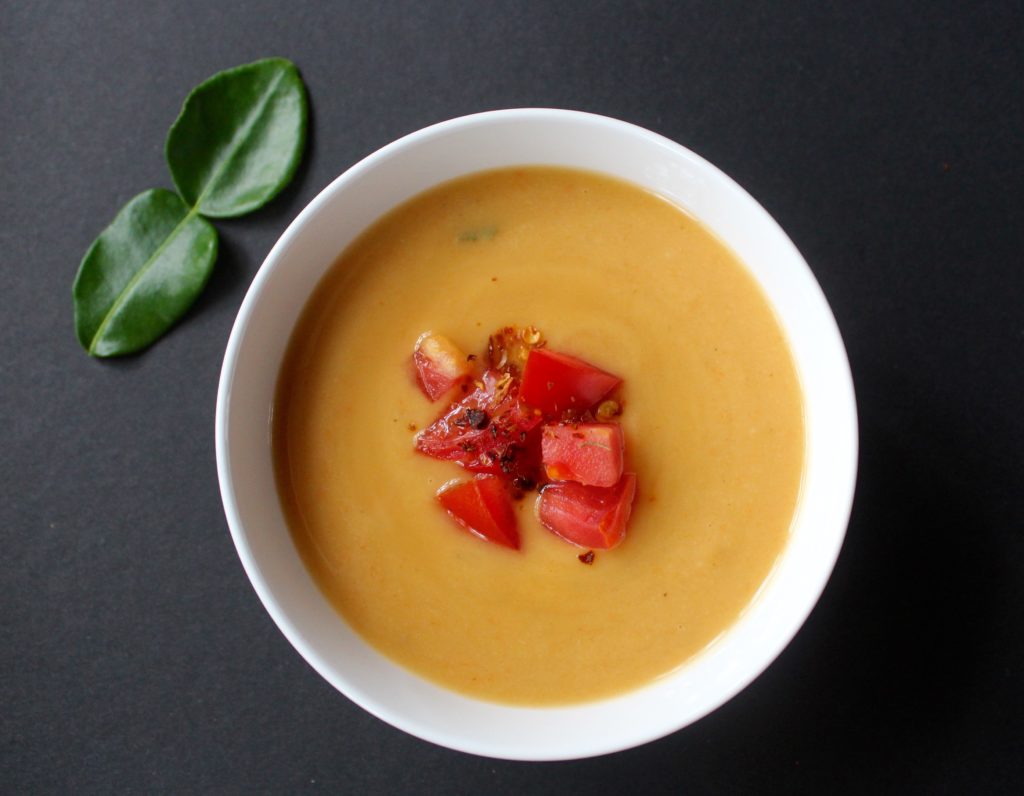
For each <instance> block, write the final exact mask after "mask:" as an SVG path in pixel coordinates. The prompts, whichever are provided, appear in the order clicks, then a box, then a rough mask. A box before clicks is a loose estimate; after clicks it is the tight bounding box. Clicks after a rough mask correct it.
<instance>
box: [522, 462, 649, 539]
mask: <svg viewBox="0 0 1024 796" xmlns="http://www.w3.org/2000/svg"><path fill="white" fill-rule="evenodd" d="M635 495H636V475H635V474H633V473H625V474H624V475H623V476H622V478H621V479H620V480H619V482H618V483H617V484H616V485H615V486H613V487H599V486H584V485H583V484H577V483H576V482H575V481H564V482H562V483H556V484H548V485H547V486H546V487H544V489H543V490H542V491H541V493H540V497H538V498H537V519H539V520H540V522H541V524H542V525H543V526H544V527H545V528H547V529H548V530H549V531H551V532H553V533H555V534H557V535H558V536H561V537H562V538H563V539H565V540H566V541H569V542H572V543H573V544H577V545H579V546H580V547H589V548H594V549H610V548H612V547H616V546H617V545H618V544H619V543H620V542H622V539H623V537H624V536H625V534H626V524H627V523H628V522H629V514H630V511H631V510H632V506H633V497H634V496H635Z"/></svg>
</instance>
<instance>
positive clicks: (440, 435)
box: [416, 370, 543, 483]
mask: <svg viewBox="0 0 1024 796" xmlns="http://www.w3.org/2000/svg"><path fill="white" fill-rule="evenodd" d="M542 420H543V418H542V417H541V416H540V415H539V414H538V413H536V412H534V411H533V410H532V409H530V408H529V407H527V406H525V405H524V404H523V403H522V402H521V401H520V400H519V390H518V387H517V381H516V380H515V379H513V378H512V377H511V376H509V375H508V374H503V373H500V372H498V371H494V370H489V371H487V372H486V373H485V374H484V376H483V379H482V380H481V382H480V385H479V386H477V387H476V388H475V389H473V391H472V392H469V393H467V394H466V395H465V396H464V397H463V398H462V400H460V401H458V402H457V403H455V404H453V405H452V407H451V408H450V409H449V410H448V411H447V412H446V413H445V414H444V415H442V416H441V417H439V418H438V419H437V420H435V421H434V422H433V423H431V424H430V425H429V426H428V427H427V428H425V429H424V430H423V431H421V432H420V433H419V435H418V436H417V437H416V450H418V451H420V452H421V453H425V454H426V455H427V456H433V457H434V458H435V459H447V460H449V461H453V462H457V463H458V464H460V465H462V466H463V467H465V468H466V469H467V470H471V471H473V472H477V473H492V474H494V475H506V476H508V477H509V478H512V479H513V480H515V479H525V480H527V481H530V482H532V483H536V482H537V481H538V479H539V477H540V474H541V468H540V439H539V437H540V432H539V426H540V423H541V421H542Z"/></svg>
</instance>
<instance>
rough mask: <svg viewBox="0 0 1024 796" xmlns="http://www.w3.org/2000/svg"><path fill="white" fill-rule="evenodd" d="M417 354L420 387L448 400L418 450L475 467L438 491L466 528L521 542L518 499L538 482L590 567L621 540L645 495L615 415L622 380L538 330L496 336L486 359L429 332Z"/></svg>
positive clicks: (553, 523)
mask: <svg viewBox="0 0 1024 796" xmlns="http://www.w3.org/2000/svg"><path fill="white" fill-rule="evenodd" d="M412 361H413V365H414V367H415V371H416V381H417V384H418V385H419V387H420V389H421V390H422V391H423V394H424V395H425V396H426V397H427V398H429V399H430V400H431V401H438V400H440V399H442V398H444V399H446V401H447V404H446V407H445V408H444V410H443V411H442V412H441V414H440V415H439V416H438V418H437V419H436V420H435V421H434V422H433V423H431V424H430V425H429V426H428V427H427V428H425V429H423V431H421V432H419V433H418V434H417V435H416V450H417V451H419V452H420V453H423V454H426V455H427V456H431V457H433V458H435V459H444V460H447V461H452V462H455V463H456V464H458V465H460V466H461V467H462V468H464V469H465V470H467V471H468V472H470V473H473V474H475V475H474V477H473V478H472V479H471V480H462V481H459V480H456V481H453V482H450V483H449V484H446V485H445V486H444V487H442V488H441V489H440V491H438V493H437V499H438V502H439V503H440V504H441V506H442V507H443V508H444V509H445V510H446V511H447V512H448V514H449V515H450V516H451V517H452V518H453V519H454V520H455V521H456V522H457V523H458V524H459V525H461V526H462V527H464V528H465V529H466V530H468V531H470V532H471V533H473V534H475V535H476V536H479V537H480V538H482V539H485V540H487V541H489V542H495V543H497V544H500V545H503V546H505V547H510V548H512V549H515V550H518V549H519V547H520V540H519V530H518V527H517V522H516V512H515V506H514V501H515V500H519V499H521V498H522V497H523V496H524V494H525V493H526V492H529V491H532V490H534V489H538V490H539V491H540V495H539V496H538V498H537V508H536V513H537V517H538V519H539V520H540V522H541V524H542V525H543V526H544V527H545V528H547V529H548V530H549V531H551V532H552V533H554V534H556V535H557V536H559V537H561V538H562V539H565V540H566V541H569V542H572V543H573V544H576V545H579V546H580V547H585V548H588V549H589V550H588V553H587V554H585V555H580V556H579V558H580V560H581V561H583V562H584V563H587V564H589V563H591V562H592V561H593V552H592V550H593V549H611V548H613V547H615V546H617V545H618V544H619V543H621V542H622V540H623V538H624V537H625V534H626V526H627V524H628V523H629V515H630V511H631V510H632V506H633V498H634V496H635V494H636V475H635V474H634V473H628V472H625V447H626V445H625V437H624V436H623V433H622V426H621V425H619V423H617V422H613V421H614V420H615V418H616V417H617V416H618V415H619V414H620V412H621V402H620V401H617V400H615V399H614V398H613V397H612V394H613V393H614V392H615V390H617V389H618V387H619V386H620V385H621V384H622V379H620V378H619V377H618V376H614V375H612V374H611V373H608V372H606V371H604V370H601V369H600V368H598V367H595V366H594V365H592V364H590V363H588V362H584V361H583V360H582V359H577V358H576V357H573V356H569V355H568V354H562V353H558V352H556V351H551V350H549V349H548V348H546V343H545V341H544V339H543V336H542V335H541V334H540V332H538V331H537V330H536V329H535V328H533V327H532V326H530V327H525V328H519V327H511V326H509V327H505V328H503V329H501V330H499V331H498V332H496V333H495V334H493V335H491V336H490V338H489V340H488V344H487V351H486V354H485V355H483V357H481V358H478V357H477V356H476V355H474V354H466V353H465V352H463V351H462V350H461V349H460V348H459V347H458V346H457V345H456V344H455V343H453V342H452V341H451V340H449V339H448V338H447V337H445V336H443V335H440V334H435V333H433V332H427V333H425V334H423V335H421V336H420V338H419V340H417V341H416V346H415V349H414V350H413V355H412Z"/></svg>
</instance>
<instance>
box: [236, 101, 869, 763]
mask: <svg viewBox="0 0 1024 796" xmlns="http://www.w3.org/2000/svg"><path fill="white" fill-rule="evenodd" d="M515 164H556V165H560V166H569V167H577V168H581V169H588V170H591V171H597V172H604V173H606V174H610V175H613V176H615V177H619V178H622V179H625V180H628V181H630V182H632V183H635V184H637V185H640V186H643V187H645V188H648V189H650V190H652V191H655V192H657V193H659V194H661V195H662V196H664V197H667V198H668V199H670V200H672V201H673V202H675V203H676V204H678V205H680V206H681V207H683V208H685V209H686V210H687V211H689V212H690V213H692V214H693V215H694V216H696V217H697V218H698V219H700V220H701V221H702V222H703V223H704V224H706V225H707V226H708V227H709V228H710V229H711V230H713V231H714V232H715V233H716V234H717V235H718V236H719V237H720V238H721V239H722V240H724V241H725V242H726V243H727V244H728V245H729V246H730V247H731V248H732V250H733V251H734V252H735V253H736V254H738V255H739V257H740V259H741V260H742V261H743V262H744V263H746V265H747V267H748V268H749V269H750V271H751V272H752V273H753V274H754V276H755V277H756V279H757V280H758V282H760V284H761V286H762V287H763V289H764V291H765V292H766V294H767V295H768V298H769V299H770V301H771V302H772V304H773V305H774V307H775V310H776V312H777V314H778V317H779V319H780V321H781V323H782V326H783V327H784V329H785V333H786V335H787V337H788V339H789V343H790V346H791V349H792V352H793V355H794V357H795V359H796V364H797V368H798V371H799V375H800V379H801V383H802V386H803V392H804V400H805V405H804V410H805V420H806V440H807V442H806V444H807V451H806V469H805V475H804V480H803V486H802V490H801V495H800V501H799V505H798V508H797V511H796V516H795V518H794V521H793V526H792V530H791V535H790V539H789V541H788V543H787V545H786V548H785V550H784V552H783V554H782V556H781V557H780V559H779V561H778V563H777V565H776V566H775V568H774V569H773V570H772V572H771V574H770V575H769V577H768V579H767V580H766V581H765V583H764V585H763V586H762V588H761V589H760V591H759V592H758V593H757V595H756V597H755V598H754V600H753V602H752V603H751V604H750V606H749V607H748V608H747V609H746V610H745V612H744V613H743V614H742V616H741V618H740V619H739V621H737V622H736V624H735V625H733V626H732V627H731V628H730V629H729V630H728V631H727V632H725V633H724V634H723V635H722V636H720V637H719V638H718V639H717V640H716V641H715V642H714V643H713V644H712V645H711V646H710V647H708V648H707V649H706V650H704V651H703V652H702V653H700V654H699V655H697V656H696V657H695V658H693V659H691V660H690V661H689V662H687V663H686V664H684V665H683V666H681V667H680V668H679V669H677V670H676V671H674V672H672V673H671V674H668V675H666V676H664V677H662V678H660V679H659V680H657V681H655V682H653V683H651V684H650V685H648V686H646V687H644V688H642V689H639V690H636V691H632V692H630V693H627V694H624V695H622V696H619V697H616V698H613V699H607V700H603V701H599V702H593V703H588V704H582V705H576V706H570V707H555V708H517V707H506V706H501V705H496V704H491V703H488V702H481V701H477V700H474V699H469V698H466V697H463V696H460V695H458V694H455V693H452V692H451V691H447V690H445V689H442V688H440V687H438V686H435V685H433V684H431V683H428V682H426V681H424V680H422V679H420V678H419V677H417V676H415V675H413V674H411V673H409V672H407V671H406V670H404V669H402V668H400V667H398V666H396V665H395V664H393V663H392V662H391V661H389V660H388V659H387V658H384V657H383V656H382V655H380V654H379V653H378V652H376V651H375V650H373V649H372V648H370V647H369V646H368V645H367V644H366V643H365V642H364V641H363V640H362V639H361V638H360V637H359V636H357V635H356V634H355V633H354V632H353V631H352V630H351V629H350V628H349V627H348V625H347V624H346V623H345V622H344V620H342V619H341V618H340V616H339V615H338V614H337V613H336V612H335V611H334V609H333V608H332V607H331V606H330V605H329V604H328V603H327V601H326V600H325V599H324V597H323V596H321V594H320V592H319V591H318V589H317V587H316V585H315V584H314V582H313V580H312V578H311V577H310V575H309V573H308V572H307V571H306V568H305V567H304V566H303V564H302V562H301V560H300V559H299V555H298V553H297V552H296V549H295V546H294V545H293V544H292V540H291V537H290V535H289V532H288V529H287V527H286V525H285V520H284V517H283V516H282V512H281V507H280V505H279V503H278V498H277V491H276V488H275V483H274V470H273V466H272V462H271V433H270V429H271V413H272V411H273V399H274V385H275V381H276V379H277V373H278V368H279V366H280V363H281V359H282V356H283V354H284V350H285V345H286V343H287V341H288V337H289V335H290V333H291V331H292V327H293V325H294V324H295V321H296V319H297V317H298V315H299V312H300V310H301V309H302V307H303V305H304V303H305V302H306V299H307V298H308V297H309V295H310V292H311V291H312V290H313V288H314V286H315V285H316V284H317V281H318V280H319V279H320V277H321V276H322V275H323V274H324V271H325V270H326V269H327V268H328V267H329V266H330V265H331V264H332V263H333V262H334V260H335V258H336V257H337V256H338V254H339V253H340V252H341V251H342V250H343V249H344V248H345V247H346V246H347V245H348V244H349V243H350V242H351V241H352V240H353V238H355V237H356V236H357V235H358V234H359V233H360V232H361V231H362V230H364V229H365V228H366V227H367V226H368V225H369V224H370V223H371V222H373V221H374V220H375V219H377V218H378V217H379V216H381V215H382V214H383V213H385V212H386V211H388V210H390V209H391V208H393V207H394V206H395V205H397V204H399V203H401V202H403V201H404V200H406V199H408V198H410V197H411V196H413V195H415V194H418V193H420V192H421V191H423V190H425V189H427V188H429V187H431V186H433V185H436V184H438V183H440V182H443V181H445V180H448V179H451V178H453V177H457V176H459V175H462V174H466V173H469V172H474V171H479V170H482V169H490V168H496V167H501V166H510V165H515ZM216 435H217V471H218V474H219V477H220V486H221V494H222V496H223V500H224V509H225V512H226V514H227V520H228V525H229V527H230V528H231V534H232V536H233V537H234V540H235V546H236V547H237V549H238V555H239V557H240V558H241V559H242V564H243V565H244V566H245V571H246V572H247V573H248V575H249V578H250V580H251V581H252V584H253V586H254V587H255V589H256V592H257V593H258V594H259V596H260V599H261V600H262V601H263V604H264V605H265V606H266V609H267V610H268V611H269V612H270V615H271V616H272V617H273V618H274V621H275V622H277V625H278V627H280V628H281V631H282V632H283V633H284V634H285V636H287V638H288V640H289V641H290V642H291V643H292V644H293V645H294V646H295V648H296V649H297V650H298V651H299V653H300V654H301V655H302V656H303V657H304V658H305V659H306V660H307V661H308V662H309V663H310V665H311V666H312V667H313V668H314V669H316V670H317V671H318V672H319V673H320V674H321V675H323V677H325V678H326V679H327V680H328V681H329V682H330V683H331V684H332V685H334V686H335V687H336V688H337V689H338V690H339V691H341V692H342V693H343V694H345V695H346V696H347V697H348V698H349V699H351V700H353V701H354V702H356V703H357V704H359V705H361V706H362V707H363V708H365V709H366V710H368V711H370V712H371V713H373V714H374V715H376V716H378V717H379V718H381V719H383V720H384V721H386V722H389V723H390V724H392V725H394V726H395V727H398V728H400V729H402V730H405V731H406V732H409V733H412V734H413V735H416V736H419V737H420V738H424V739H426V740H428V741H433V742H434V743H438V744H442V745H444V746H448V747H451V748H453V749H460V750H462V751H466V752H472V753H475V754H480V755H488V756H492V757H502V758H511V759H523V760H557V759H567V758H576V757H587V756H592V755H598V754H603V753H606V752H612V751H616V750H619V749H625V748H628V747H631V746H635V745H637V744H641V743H644V742H645V741H650V740H653V739H655V738H659V737H661V736H663V735H666V734H668V733H670V732H672V731H673V730H677V729H679V728H681V727H684V726H686V725H687V724H690V723H691V722H693V721H696V720H697V719H699V718H700V717H702V716H704V715H705V714H707V713H709V712H710V711H712V710H714V709H715V708H716V707H718V706H719V705H721V704H722V703H723V702H725V701H726V700H728V699H729V698H730V697H732V696H733V695H734V694H736V693H737V692H738V691H739V690H740V689H742V688H743V687H744V686H746V685H747V684H748V683H750V681H751V680H753V679H754V678H755V677H757V675H758V674H760V673H761V672H762V671H763V670H764V669H765V668H766V667H767V666H768V665H769V664H770V663H771V662H772V660H774V658H775V657H776V656H777V655H778V654H779V653H780V652H781V651H782V649H783V647H785V645H786V644H787V643H788V642H789V640H790V639H791V638H792V637H793V636H794V635H795V634H796V632H797V630H798V629H799V628H800V625H801V624H802V623H803V622H804V620H805V619H806V617H807V615H808V613H810V611H811V608H812V607H813V606H814V604H815V602H816V601H817V599H818V597H819V595H820V594H821V591H822V589H823V588H824V586H825V583H826V581H827V580H828V577H829V575H830V573H831V572H832V567H833V565H834V564H835V560H836V557H837V556H838V554H839V549H840V547H841V545H842V541H843V537H844V535H845V533H846V525H847V522H848V520H849V513H850V508H851V503H852V500H853V490H854V481H855V476H856V469H857V415H856V405H855V402H854V393H853V384H852V380H851V378H850V370H849V364H848V362H847V358H846V351H845V349H844V348H843V343H842V340H841V338H840V336H839V331H838V329H837V328H836V324H835V320H834V318H833V317H832V313H831V311H830V310H829V307H828V304H827V303H826V301H825V298H824V296H823V295H822V293H821V290H820V288H819V287H818V284H817V282H815V280H814V277H813V276H812V274H811V271H810V269H809V268H808V267H807V264H806V263H805V262H804V260H803V258H802V257H801V256H800V254H799V252H798V251H797V250H796V248H795V247H794V246H793V244H792V243H791V242H790V240H789V238H787V237H786V235H785V233H784V232H783V231H782V230H781V229H780V228H779V226H778V225H777V224H776V223H775V221H773V220H772V218H771V217H770V216H769V215H768V213H767V212H765V210H764V209H763V208H762V207H761V206H760V205H759V204H758V203H757V202H756V201H754V199H752V198H751V197H750V195H749V194H747V193H746V192H745V191H744V190H743V189H742V188H740V187H739V186H738V185H737V184H736V183H734V182H733V181H732V180H731V179H729V178H728V177H727V176H725V175H724V174H723V173H722V172H721V171H719V170H718V169H717V168H715V167H714V166H712V165H711V164H710V163H708V162H707V161H705V160H703V159H702V158H700V157H698V156H697V155H695V154H693V153H692V152H690V151H689V150H687V149H685V148H683V147H681V146H679V145H678V144H675V143H673V142H672V141H669V140H667V139H665V138H663V137H661V136H659V135H655V134H654V133H651V132H649V131H647V130H644V129H642V128H639V127H635V126H633V125H630V124H626V123H624V122H620V121H615V120H613V119H608V118H605V117H601V116H594V115H590V114H585V113H577V112H571V111H561V110H543V109H526V110H508V111H495V112H491V113H481V114H477V115H474V116H466V117H462V118H459V119H453V120H451V121H448V122H443V123H441V124H437V125H434V126H432V127H428V128H426V129H424V130H420V131H419V132H417V133H413V134H412V135H408V136H406V137H405V138H402V139H400V140H398V141H395V142H394V143H392V144H389V145H388V146H386V147H384V148H383V149H381V150H379V151H378V152H375V153H374V154H372V155H370V156H369V157H367V158H366V159H365V160H363V161H361V162H360V163H358V164H356V165H355V166H353V167H352V168H350V169H349V170H348V171H346V172H345V173H344V174H342V175H341V176H340V177H338V178H337V179H336V180H335V181H334V182H332V183H331V184H330V185H329V186H327V188H326V189H324V190H323V192H321V193H320V195H319V196H317V197H316V198H315V199H314V200H313V201H312V202H310V204H309V205H308V206H307V207H306V208H305V210H303V211H302V213H300V214H299V217H298V218H296V219H295V221H294V222H292V224H291V225H290V226H289V227H288V229H287V230H286V231H285V233H284V235H282V236H281V239H280V240H279V241H278V242H277V244H276V245H275V246H274V248H273V249H272V250H271V252H270V254H269V255H268V256H267V259H266V261H265V262H264V263H263V266H262V267H261V268H260V270H259V272H258V273H257V274H256V278H255V279H254V280H253V283H252V286H251V287H250V288H249V292H248V294H247V295H246V297H245V300H244V302H243V303H242V307H241V310H240V311H239V313H238V318H237V320H236V321H235V325H234V329H233V330H232V332H231V338H230V340H229V342H228V347H227V352H226V354H225V356H224V366H223V370H222V372H221V378H220V387H219V391H218V395H217V421H216Z"/></svg>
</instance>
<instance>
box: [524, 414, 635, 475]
mask: <svg viewBox="0 0 1024 796" xmlns="http://www.w3.org/2000/svg"><path fill="white" fill-rule="evenodd" d="M624 447H625V443H624V441H623V437H622V426H620V425H618V424H617V423H575V424H574V423H559V424H554V423H552V424H549V425H546V426H544V428H543V430H542V431H541V451H542V461H543V463H544V468H545V470H546V471H547V475H548V478H550V479H552V480H553V481H578V482H579V483H581V484H585V485H587V486H615V484H617V483H618V481H619V478H621V477H622V467H623V464H622V454H623V448H624Z"/></svg>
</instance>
